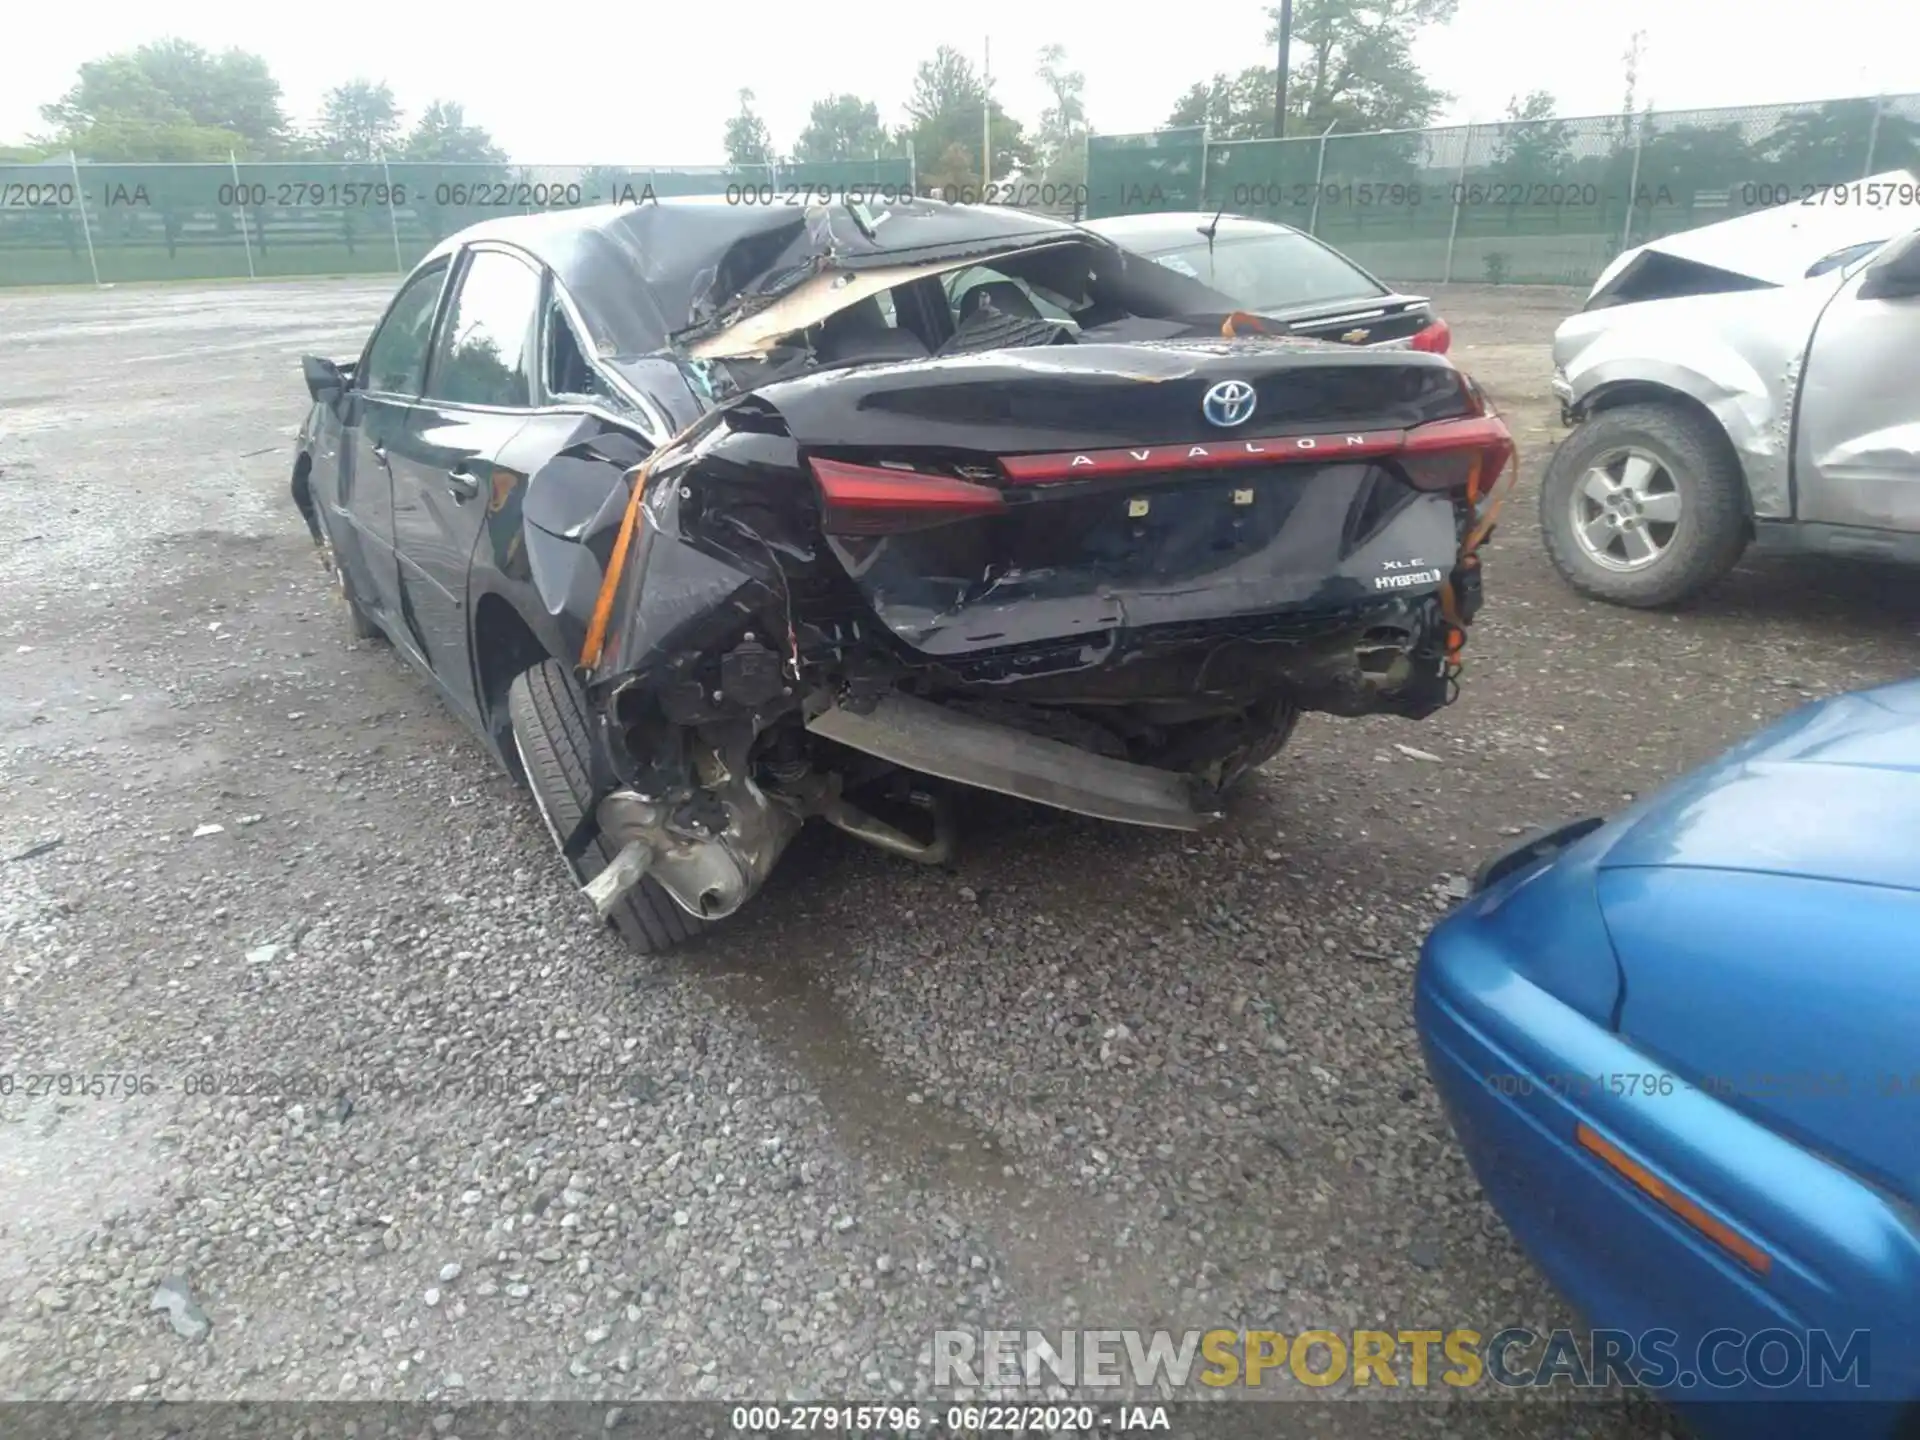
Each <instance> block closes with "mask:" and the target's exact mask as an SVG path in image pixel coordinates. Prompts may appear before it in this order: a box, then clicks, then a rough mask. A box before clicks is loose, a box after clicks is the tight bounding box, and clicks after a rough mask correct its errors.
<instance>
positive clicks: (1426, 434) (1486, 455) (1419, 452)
mask: <svg viewBox="0 0 1920 1440" xmlns="http://www.w3.org/2000/svg"><path fill="white" fill-rule="evenodd" d="M1400 456H1401V469H1403V470H1404V471H1405V472H1406V476H1407V479H1408V480H1409V481H1411V482H1412V483H1413V484H1415V485H1417V486H1419V487H1420V488H1421V489H1422V490H1464V491H1466V492H1467V494H1468V495H1469V496H1471V497H1472V498H1474V499H1476V500H1477V499H1479V498H1480V497H1481V496H1482V495H1485V494H1486V493H1487V492H1488V491H1489V490H1491V489H1492V488H1493V482H1494V481H1496V480H1498V479H1499V478H1500V472H1501V471H1502V470H1505V469H1506V468H1507V462H1508V461H1509V460H1511V459H1512V458H1513V436H1512V435H1511V434H1510V433H1509V432H1508V430H1507V427H1506V422H1504V421H1503V420H1501V419H1500V417H1499V416H1497V415H1469V416H1467V417H1466V418H1464V419H1461V420H1435V421H1434V422H1432V423H1431V424H1428V425H1420V426H1417V427H1415V428H1414V429H1412V430H1409V431H1407V438H1406V441H1405V443H1403V444H1402V445H1401V447H1400Z"/></svg>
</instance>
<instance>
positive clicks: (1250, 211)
mask: <svg viewBox="0 0 1920 1440" xmlns="http://www.w3.org/2000/svg"><path fill="white" fill-rule="evenodd" d="M1901 169H1905V170H1908V171H1909V172H1916V171H1920V95H1888V96H1878V97H1865V98H1858V99H1849V100H1825V101H1814V102H1807V103H1804V104H1791V105H1759V106H1748V107H1742V108H1738V109H1726V110H1676V111H1666V112H1655V111H1649V112H1645V113H1642V114H1639V115H1604V116H1593V117H1588V118H1584V119H1543V120H1535V121H1523V122H1518V123H1508V124H1498V125H1461V126H1452V127H1448V128H1442V129H1432V130H1404V131H1381V132H1378V133H1374V134H1365V135H1337V134H1333V133H1331V132H1329V133H1328V134H1326V135H1319V136H1299V137H1293V138H1289V139H1285V140H1238V141H1229V142H1225V143H1218V144H1210V143H1208V141H1207V138H1206V132H1205V131H1204V130H1203V129H1201V128H1199V127H1193V128H1188V129H1170V130H1160V131H1155V132H1152V133H1149V134H1143V135H1097V136H1094V137H1092V139H1091V140H1090V141H1089V143H1088V147H1087V188H1088V193H1089V205H1088V213H1089V214H1090V215H1092V216H1096V217H1097V216H1107V215H1121V214H1131V213H1137V212H1143V211H1155V210H1159V211H1170V210H1201V211H1208V212H1211V211H1215V210H1220V209H1225V210H1227V211H1229V212H1232V213H1236V214H1242V215H1254V216H1262V217H1265V218H1267V219H1272V220H1278V221H1282V222H1284V223H1286V224H1288V225H1293V226H1296V227H1298V228H1299V229H1302V230H1306V231H1309V232H1311V233H1312V234H1314V235H1317V236H1319V237H1320V238H1321V239H1323V240H1325V241H1326V242H1327V243H1328V244H1330V245H1333V246H1335V247H1337V248H1338V249H1340V250H1342V251H1344V252H1345V253H1346V254H1348V255H1350V256H1352V257H1353V258H1354V259H1355V260H1356V261H1358V262H1359V263H1360V264H1362V265H1364V266H1366V267H1367V268H1368V269H1370V270H1372V271H1374V272H1376V273H1378V274H1381V275H1385V276H1390V277H1391V278H1393V279H1395V280H1398V281H1406V282H1420V283H1427V284H1432V283H1442V284H1444V283H1449V282H1455V281H1462V282H1474V283H1482V284H1487V283H1490V284H1514V283H1519V284H1548V285H1581V286H1584V285H1588V284H1591V283H1592V281H1593V280H1594V279H1595V278H1596V277H1597V276H1598V275H1599V273H1600V272H1601V271H1602V270H1603V269H1605V268H1606V265H1607V262H1608V261H1609V260H1611V259H1612V258H1613V257H1614V256H1615V255H1617V254H1619V253H1620V251H1622V250H1623V249H1627V248H1630V247H1631V246H1634V245H1639V244H1642V243H1644V242H1646V241H1648V240H1652V239H1656V238H1658V237H1660V236H1662V235H1671V234H1674V233H1676V232H1677V231H1681V230H1690V229H1693V228H1694V227H1696V226H1700V225H1707V224H1711V223H1712V222H1714V221H1716V220H1725V219H1729V218H1731V217H1733V216H1736V215H1743V214H1747V213H1749V212H1751V211H1754V210H1761V209H1766V208H1767V207H1769V206H1773V205H1781V204H1787V203H1790V202H1792V203H1798V202H1800V201H1802V200H1806V201H1808V202H1809V203H1816V204H1833V205H1844V204H1847V203H1850V202H1852V203H1858V194H1859V192H1857V191H1855V190H1852V189H1850V188H1849V187H1850V186H1851V184H1852V182H1855V181H1858V180H1861V179H1863V178H1864V177H1866V176H1869V175H1875V174H1884V173H1886V172H1887V171H1891V170H1901Z"/></svg>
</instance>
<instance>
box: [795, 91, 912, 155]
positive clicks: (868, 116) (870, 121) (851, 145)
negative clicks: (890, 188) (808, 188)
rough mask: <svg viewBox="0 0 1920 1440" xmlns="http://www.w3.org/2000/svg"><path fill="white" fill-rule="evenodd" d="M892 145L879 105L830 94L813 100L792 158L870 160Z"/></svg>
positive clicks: (854, 96) (848, 96)
mask: <svg viewBox="0 0 1920 1440" xmlns="http://www.w3.org/2000/svg"><path fill="white" fill-rule="evenodd" d="M892 148H893V144H892V141H891V140H890V138H889V137H888V135H887V132H886V128H885V127H884V126H882V125H881V123H880V107H879V106H878V105H875V104H874V103H873V101H871V100H862V99H861V98H860V97H859V96H858V95H829V96H827V98H826V99H824V100H816V101H814V102H813V108H812V110H810V111H809V112H808V113H807V127H806V129H804V130H802V131H801V132H800V138H799V139H798V140H796V141H794V142H793V158H794V159H795V160H798V161H803V162H805V163H807V164H823V163H826V162H828V161H834V160H870V159H872V158H873V157H874V156H876V155H879V154H882V153H883V152H885V151H887V150H890V149H892Z"/></svg>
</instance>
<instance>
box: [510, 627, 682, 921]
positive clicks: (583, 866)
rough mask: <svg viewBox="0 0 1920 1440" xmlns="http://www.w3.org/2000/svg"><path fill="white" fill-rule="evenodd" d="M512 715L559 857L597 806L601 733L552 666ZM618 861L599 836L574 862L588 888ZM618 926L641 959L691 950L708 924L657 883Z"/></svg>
mask: <svg viewBox="0 0 1920 1440" xmlns="http://www.w3.org/2000/svg"><path fill="white" fill-rule="evenodd" d="M507 715H508V718H509V720H510V722H511V723H512V726H513V743H514V748H515V750H516V752H517V755H518V759H519V762H520V768H521V770H522V771H523V772H524V773H525V775H526V779H527V788H528V789H530V790H532V791H533V799H534V804H535V805H537V806H538V807H539V810H540V818H541V819H542V820H543V821H545V822H546V826H547V833H548V834H549V835H551V836H552V837H553V843H554V848H555V849H556V850H558V849H559V847H560V845H561V843H562V842H563V840H564V839H565V837H566V836H568V835H570V834H571V833H572V832H573V829H574V827H575V826H576V825H578V824H579V823H580V818H581V816H582V815H584V814H585V813H586V807H587V806H588V805H589V804H590V803H591V802H592V799H593V791H592V784H591V781H590V779H589V776H590V775H591V773H592V771H591V768H590V764H589V757H590V756H591V755H592V753H593V750H592V747H593V727H592V725H591V723H590V717H589V715H588V711H587V705H586V699H585V697H584V696H582V695H581V693H580V691H579V688H578V687H577V686H575V685H574V683H573V679H572V677H571V676H570V675H568V674H567V672H566V669H565V667H563V666H562V665H561V664H560V663H559V662H558V661H556V660H544V661H542V662H541V663H540V664H538V665H536V666H534V667H533V668H532V669H531V670H528V671H525V672H523V673H522V674H521V675H519V676H518V677H516V678H515V680H514V682H513V685H512V686H511V687H510V688H509V689H508V691H507ZM616 853H617V851H616V849H615V847H614V846H613V845H612V844H611V843H610V842H609V841H608V840H607V839H606V837H605V836H596V837H595V838H594V841H593V843H592V844H591V845H589V846H588V847H587V850H586V853H585V854H584V855H582V856H581V857H580V861H579V863H578V865H574V864H572V863H571V862H567V863H568V868H569V869H571V870H573V872H574V878H575V879H576V880H578V881H579V882H580V883H581V884H583V885H584V884H585V883H586V882H587V881H589V880H591V879H592V878H593V877H594V876H595V875H598V874H599V873H600V872H601V871H602V870H604V869H606V867H607V866H608V865H609V864H610V863H611V862H612V860H613V857H614V855H615V854H616ZM611 918H612V921H613V925H614V928H615V929H616V930H618V931H619V932H620V935H621V938H622V939H624V940H625V941H626V942H627V944H628V945H629V946H630V947H632V949H633V950H634V951H635V952H637V953H638V954H641V955H653V954H658V953H659V952H660V951H663V950H670V949H672V948H673V947H674V946H676V945H680V944H683V943H684V942H686V941H688V940H691V939H692V938H693V937H694V936H695V935H697V934H699V933H700V931H701V930H703V929H704V928H705V927H706V923H707V922H703V921H700V920H696V919H694V917H693V916H691V915H689V914H688V913H687V912H686V911H685V910H682V909H681V908H680V907H679V906H678V905H676V904H674V902H673V901H672V900H671V899H670V898H668V895H667V892H666V891H664V890H662V889H661V888H660V886H659V884H658V882H656V881H654V880H653V879H651V878H650V877H649V878H643V879H642V880H641V881H640V883H639V884H638V885H635V886H634V887H633V888H632V889H631V890H629V891H628V892H627V893H626V894H625V895H624V896H622V897H621V900H620V903H619V904H618V905H617V906H615V907H614V910H613V914H612V917H611Z"/></svg>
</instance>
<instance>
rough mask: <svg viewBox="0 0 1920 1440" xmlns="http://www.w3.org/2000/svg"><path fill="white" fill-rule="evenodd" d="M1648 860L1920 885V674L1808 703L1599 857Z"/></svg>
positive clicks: (1664, 798) (1650, 808)
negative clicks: (1918, 678) (1880, 686)
mask: <svg viewBox="0 0 1920 1440" xmlns="http://www.w3.org/2000/svg"><path fill="white" fill-rule="evenodd" d="M1646 866H1664V867H1680V868H1686V869H1710V870H1735V871H1747V872H1762V873H1768V874H1775V875H1797V876H1804V877H1806V878H1809V879H1818V880H1835V881H1841V882H1849V883H1854V884H1864V885H1884V886H1894V887H1898V888H1903V889H1909V890H1912V889H1920V680H1909V681H1902V682H1901V683H1899V684H1896V685H1888V686H1884V687H1882V688H1880V689H1878V690H1866V691H1860V692H1857V693H1854V694H1850V695H1841V696H1836V697H1834V698H1833V699H1830V700H1823V701H1819V702H1816V703H1815V704H1812V705H1808V706H1805V707H1803V708H1802V709H1799V710H1796V711H1794V712H1793V713H1792V714H1790V715H1788V716H1786V717H1785V718H1784V719H1782V720H1779V721H1777V722H1776V723H1774V724H1773V725H1771V726H1769V727H1768V728H1766V729H1765V730H1762V731H1760V732H1759V733H1758V734H1756V735H1754V736H1753V737H1752V738H1751V739H1749V740H1747V741H1745V742H1744V743H1742V744H1740V745H1738V746H1736V747H1734V749H1732V750H1730V751H1728V752H1727V753H1726V754H1725V755H1723V756H1722V757H1721V758H1720V759H1718V760H1716V761H1714V762H1713V763H1712V764H1710V765H1707V766H1706V767H1704V768H1702V769H1700V770H1697V771H1695V772H1693V773H1692V774H1690V775H1688V776H1687V777H1685V778H1684V779H1682V780H1680V781H1678V782H1676V783H1675V784H1673V785H1671V786H1669V787H1668V788H1667V789H1665V790H1663V791H1661V792H1660V793H1659V794H1658V795H1655V796H1652V797H1650V798H1649V799H1648V800H1647V801H1646V802H1644V805H1643V806H1642V807H1638V813H1637V815H1635V816H1634V817H1633V818H1632V819H1631V820H1630V822H1629V823H1628V824H1627V826H1626V827H1625V828H1624V829H1623V830H1621V831H1620V833H1619V834H1618V835H1617V836H1616V837H1615V838H1614V839H1613V842H1612V843H1611V845H1609V846H1608V848H1607V851H1606V853H1605V855H1604V856H1602V857H1601V859H1600V862H1599V867H1600V869H1601V870H1603V871H1604V870H1619V869H1625V868H1631V867H1646Z"/></svg>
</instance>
